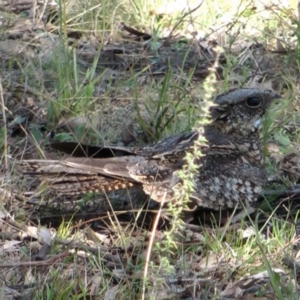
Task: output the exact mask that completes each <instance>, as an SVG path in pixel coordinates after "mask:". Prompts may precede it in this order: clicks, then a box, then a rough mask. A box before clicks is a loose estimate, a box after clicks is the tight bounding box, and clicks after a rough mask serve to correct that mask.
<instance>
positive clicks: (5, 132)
mask: <svg viewBox="0 0 300 300" xmlns="http://www.w3.org/2000/svg"><path fill="white" fill-rule="evenodd" d="M0 101H1V106H2V115H3V123H4V144H3V146H4V151H3V154H4V164H5V169H6V170H7V169H8V157H7V149H8V143H7V123H6V113H5V105H4V97H3V88H2V80H1V77H0Z"/></svg>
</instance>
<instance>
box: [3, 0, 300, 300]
mask: <svg viewBox="0 0 300 300" xmlns="http://www.w3.org/2000/svg"><path fill="white" fill-rule="evenodd" d="M182 3H183V2H182V1H177V2H176V3H175V4H176V5H177V4H178V5H179V4H182ZM60 4H61V7H60V9H59V8H58V6H53V8H52V12H51V13H50V10H49V7H47V8H45V9H44V8H43V7H39V9H38V10H37V11H35V14H26V9H27V12H28V11H29V10H30V9H31V7H30V6H29V7H27V8H26V7H25V12H24V7H22V8H20V7H17V9H16V10H11V9H12V8H15V7H13V6H11V7H9V6H3V7H1V5H3V4H1V5H0V8H1V11H2V9H3V11H4V10H5V15H4V17H3V18H4V20H5V21H7V22H3V23H2V25H1V29H2V31H1V32H2V33H3V38H2V40H1V41H0V61H1V64H0V66H1V71H2V75H1V89H0V94H1V95H0V96H1V97H0V100H1V102H2V120H1V122H2V129H1V132H0V144H1V146H2V149H3V157H2V166H3V168H2V169H3V170H2V172H1V182H2V185H1V193H2V194H1V202H0V203H1V227H0V228H1V237H2V239H1V246H2V248H1V249H2V250H1V252H0V253H1V254H0V279H1V282H2V284H1V288H0V298H1V299H29V298H31V299H120V298H121V297H122V299H123V298H124V299H188V298H192V297H193V298H195V299H252V298H254V297H256V299H298V293H299V286H298V280H299V266H298V264H299V263H298V262H297V258H298V252H299V235H298V231H299V229H298V227H299V222H298V207H297V195H298V194H299V192H298V190H297V189H293V190H292V192H291V194H296V197H294V198H292V197H291V196H292V195H284V194H282V196H280V197H279V196H278V195H275V196H274V197H268V198H267V199H265V201H264V203H262V204H261V206H260V208H259V209H258V211H257V212H256V213H255V214H254V216H252V218H245V220H244V221H241V222H240V223H239V224H238V225H237V226H235V225H233V226H224V227H222V228H221V229H220V228H219V227H220V226H218V225H219V220H218V219H216V220H215V222H213V225H212V226H207V225H205V226H200V225H199V224H198V225H194V226H192V225H191V224H188V223H183V222H182V220H181V219H180V218H179V216H180V215H179V213H180V209H179V208H178V207H176V206H175V207H169V208H168V209H167V211H165V210H164V211H161V213H162V214H164V219H163V220H164V222H165V223H164V224H161V223H159V224H158V225H159V226H158V227H157V228H156V230H152V229H153V228H152V227H151V224H152V221H153V220H152V219H153V216H155V214H153V215H152V214H150V213H149V212H150V211H151V210H153V211H155V212H157V207H156V206H155V204H153V203H151V202H150V203H149V207H148V208H147V209H148V214H145V210H146V209H145V207H138V206H137V207H136V203H132V201H131V200H132V199H133V198H136V194H134V195H133V194H130V193H128V194H127V192H123V194H121V196H120V195H119V194H117V195H114V194H112V195H98V196H94V195H87V196H86V197H85V198H84V199H71V200H70V199H61V200H60V201H61V202H55V201H54V199H52V198H51V196H48V195H43V194H38V193H35V194H33V196H32V197H31V198H30V199H28V198H26V197H24V192H27V191H28V189H29V187H28V186H27V185H26V182H20V180H19V177H18V172H17V170H16V166H15V163H14V161H15V160H20V159H24V158H29V157H30V158H32V157H50V158H52V157H56V156H57V155H58V154H57V153H56V152H54V151H51V150H50V149H49V147H48V141H49V135H47V134H48V133H49V132H50V131H53V132H54V133H55V139H56V140H60V141H61V140H72V141H83V142H86V143H93V144H99V143H101V144H103V143H105V144H117V145H118V144H121V145H124V144H126V143H129V142H131V143H132V144H138V145H141V144H145V143H149V142H152V141H155V140H157V139H159V138H161V137H163V136H167V135H170V134H173V133H175V132H180V131H183V130H188V129H190V128H192V127H193V126H194V125H195V124H196V123H197V121H198V118H197V117H198V112H199V110H200V109H201V108H202V107H203V103H205V102H203V101H205V99H206V100H207V99H208V98H209V97H205V91H207V90H208V88H207V87H205V78H207V75H208V74H210V72H207V71H206V70H207V67H208V64H209V63H214V62H215V58H216V55H215V52H214V48H213V47H212V44H213V43H212V41H217V43H218V44H219V45H220V46H222V47H223V48H224V53H223V55H222V59H221V60H220V61H219V64H220V68H221V69H220V70H219V72H217V73H218V74H217V75H218V76H217V77H216V78H217V79H216V82H215V83H213V84H212V83H210V82H209V87H213V90H214V93H215V94H216V93H218V92H220V91H223V90H226V89H228V88H231V87H236V86H250V87H261V88H273V89H275V90H276V91H278V92H280V93H281V94H282V95H283V99H284V100H283V101H282V104H280V105H279V106H276V107H273V108H272V109H271V111H270V113H269V116H268V118H267V119H266V120H265V126H264V132H263V139H264V145H265V154H266V161H267V166H268V170H269V173H270V179H271V178H273V179H274V181H275V184H274V185H273V189H274V188H278V187H281V189H287V188H288V189H289V190H291V189H292V187H294V186H295V184H297V183H298V182H299V174H300V172H299V158H298V152H299V136H300V135H299V129H298V128H299V122H300V118H299V104H298V98H299V95H300V93H299V74H300V72H299V36H300V29H299V18H298V12H297V10H296V8H295V7H296V4H294V3H292V4H291V8H287V7H284V6H283V4H282V3H280V4H279V5H277V6H276V5H275V6H270V5H269V4H270V3H268V7H265V6H264V5H262V4H261V3H259V2H258V1H257V2H256V3H254V2H250V1H249V2H246V1H243V2H241V3H240V5H238V6H236V7H235V8H230V7H226V5H225V4H224V5H223V4H222V3H216V2H209V1H206V2H204V3H203V4H202V5H200V7H199V9H198V10H195V11H193V12H189V11H188V10H186V11H182V10H179V11H174V8H176V5H175V4H174V3H173V4H170V5H169V6H167V8H166V9H165V10H164V9H163V6H161V7H160V6H159V5H158V3H157V2H155V5H154V6H152V5H150V4H149V3H148V2H146V1H142V0H140V1H123V2H118V1H114V2H111V1H101V3H99V1H89V2H88V1H85V2H82V1H75V0H72V1H71V0H70V1H68V2H67V3H66V4H65V3H63V2H62V3H60ZM189 4H190V9H194V8H195V7H196V6H197V5H198V3H192V2H190V3H189ZM170 10H172V14H169V11H170ZM32 11H33V10H32ZM162 11H163V12H164V13H163V14H162V13H161V12H162ZM167 12H168V13H167ZM0 16H2V12H1V14H0ZM46 20H48V21H49V22H48V24H47V27H44V26H42V25H43V24H45V23H46ZM121 22H124V23H125V25H127V26H131V27H133V28H135V29H138V30H140V31H141V32H146V33H148V34H151V40H148V41H134V40H133V39H132V38H131V39H130V38H129V37H128V32H127V33H126V32H124V31H121V30H120V26H121ZM9 24H13V25H10V26H9ZM45 28H46V29H45ZM124 33H125V34H126V35H127V37H126V38H125V37H124ZM170 34H172V35H178V36H181V38H180V39H179V41H178V40H175V39H172V40H171V43H170V46H168V47H165V46H164V44H163V41H165V40H163V39H167V38H168V37H170ZM122 35H123V36H122ZM193 36H194V37H197V38H199V37H202V38H203V40H202V41H201V42H200V43H198V42H196V40H195V39H192V37H193ZM182 40H184V42H182ZM112 49H113V50H114V51H115V52H114V53H113V52H112ZM120 49H125V50H126V51H125V52H123V53H120ZM182 49H183V50H182ZM100 50H102V52H101V51H100ZM117 50H119V52H118V51H117ZM181 50H182V51H181ZM180 51H181V52H180ZM192 51H194V52H192ZM182 52H183V53H184V55H183V56H180V54H181V53H182ZM174 53H179V54H178V56H175V58H174V59H173V60H172V59H169V58H170V57H171V58H172V57H173V56H172V55H174ZM189 55H191V56H189ZM196 58H197V62H196ZM198 59H199V60H198ZM206 83H207V81H206ZM203 99H204V100H203ZM45 130H46V131H45ZM7 165H8V167H6V166H7ZM270 185H271V182H270ZM296 187H297V186H296ZM136 193H138V192H136ZM120 197H122V199H125V200H124V201H123V202H122V204H121V205H120V204H119V205H120V207H118V209H116V208H115V207H112V208H111V207H110V206H111V205H112V204H111V203H115V202H113V199H114V198H117V199H119V198H120ZM107 198H108V199H110V201H106V200H107ZM143 201H144V200H143ZM99 203H101V204H99ZM104 203H105V204H104ZM151 205H152V206H151ZM125 211H126V213H124V212H125ZM128 211H130V213H128ZM170 216H173V218H172V217H170ZM174 216H178V218H174ZM129 219H130V220H131V221H130V222H129V221H128V220H129ZM160 221H161V220H160ZM201 221H202V220H201ZM149 258H150V259H149ZM145 266H147V268H146V269H145ZM246 297H247V298H246Z"/></svg>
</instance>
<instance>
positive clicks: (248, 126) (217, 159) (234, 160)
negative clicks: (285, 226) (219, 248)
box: [20, 88, 280, 210]
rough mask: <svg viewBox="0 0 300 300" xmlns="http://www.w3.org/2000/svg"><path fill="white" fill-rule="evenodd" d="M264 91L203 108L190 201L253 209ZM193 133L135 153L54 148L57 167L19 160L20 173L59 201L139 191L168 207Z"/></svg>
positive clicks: (259, 183) (268, 99) (262, 174)
mask: <svg viewBox="0 0 300 300" xmlns="http://www.w3.org/2000/svg"><path fill="white" fill-rule="evenodd" d="M278 98H280V96H279V95H278V94H276V93H274V92H272V91H269V90H259V89H248V88H241V89H232V90H229V91H227V92H225V93H223V94H220V95H218V96H217V97H216V98H215V99H214V103H215V105H214V106H213V107H211V108H210V113H211V120H212V122H211V123H210V124H208V125H206V126H205V127H204V136H205V138H206V140H207V142H206V145H205V146H203V149H201V151H202V152H203V154H204V155H203V156H201V157H200V158H198V159H197V161H196V163H197V164H198V165H199V172H198V173H197V175H196V176H195V177H194V182H193V184H194V192H193V193H192V194H191V195H190V200H191V201H192V202H193V203H196V204H197V205H198V206H200V207H206V208H211V209H215V210H219V209H227V208H235V207H237V208H242V207H244V206H246V207H249V206H253V205H254V204H255V202H256V200H257V197H258V195H259V194H260V193H261V191H262V189H263V188H264V187H265V185H266V183H267V174H266V170H265V167H264V163H263V157H262V149H261V142H260V137H259V127H260V126H259V125H260V122H261V118H262V117H263V116H264V114H265V112H266V110H267V109H268V108H269V106H270V104H271V103H272V102H273V100H274V99H278ZM198 135H199V131H197V130H195V131H192V132H185V133H180V134H177V135H174V136H171V137H167V138H165V139H162V140H161V141H159V142H158V143H156V144H153V145H149V146H146V147H141V148H122V147H106V146H103V147H93V146H85V145H78V144H75V143H54V144H52V146H53V148H55V149H57V150H61V151H63V152H66V153H68V154H71V155H72V157H69V158H66V159H63V160H26V161H22V162H21V163H20V164H21V166H22V170H23V173H24V174H29V175H31V176H40V177H41V179H42V180H43V181H45V182H46V183H47V185H49V188H50V189H51V190H52V191H55V192H56V193H58V194H62V195H78V194H85V193H87V192H99V191H109V190H113V189H120V188H129V187H130V186H133V185H142V187H143V190H144V192H145V193H146V194H148V195H149V196H150V197H151V198H152V199H153V200H155V201H158V202H160V201H162V199H163V197H165V200H166V201H171V200H176V199H174V194H175V190H176V189H180V186H181V179H180V177H179V175H178V172H179V171H180V170H182V168H183V167H184V165H185V164H186V163H187V162H186V160H185V159H184V157H185V155H186V152H187V151H192V149H193V147H192V146H193V144H194V143H195V141H197V139H198Z"/></svg>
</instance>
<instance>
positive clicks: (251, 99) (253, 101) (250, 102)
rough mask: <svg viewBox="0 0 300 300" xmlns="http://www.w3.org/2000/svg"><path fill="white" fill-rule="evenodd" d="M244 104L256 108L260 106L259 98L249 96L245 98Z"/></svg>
mask: <svg viewBox="0 0 300 300" xmlns="http://www.w3.org/2000/svg"><path fill="white" fill-rule="evenodd" d="M246 104H247V105H248V106H249V107H251V108H256V107H259V106H260V104H261V100H260V99H259V98H258V97H249V98H248V99H247V100H246Z"/></svg>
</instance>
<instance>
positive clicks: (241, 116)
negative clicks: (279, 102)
mask: <svg viewBox="0 0 300 300" xmlns="http://www.w3.org/2000/svg"><path fill="white" fill-rule="evenodd" d="M279 98H281V96H280V95H278V94H276V93H274V92H273V91H270V90H259V89H250V88H249V89H248V88H243V89H232V90H229V91H227V92H226V93H224V94H221V95H219V96H217V97H216V99H215V100H214V102H215V103H216V106H214V107H212V108H211V116H212V119H213V122H214V124H215V125H216V126H217V127H218V130H220V131H222V132H223V133H225V134H230V133H239V134H240V135H242V136H244V137H245V136H248V135H249V134H251V133H253V132H257V131H258V128H259V127H260V124H261V120H262V117H263V116H264V114H265V113H266V111H267V109H268V108H269V106H270V105H271V103H272V102H273V101H274V100H275V99H279Z"/></svg>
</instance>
